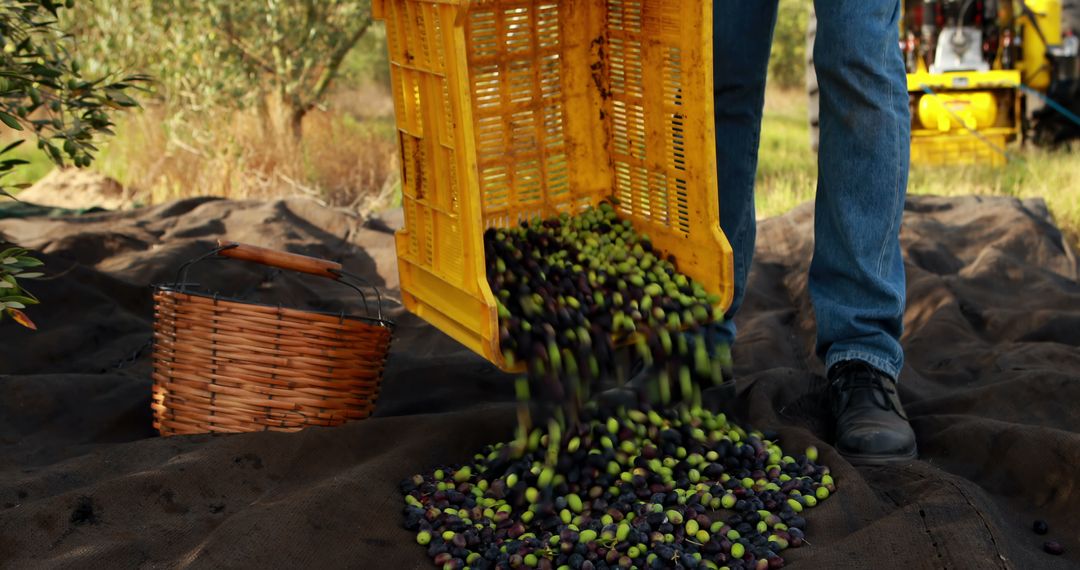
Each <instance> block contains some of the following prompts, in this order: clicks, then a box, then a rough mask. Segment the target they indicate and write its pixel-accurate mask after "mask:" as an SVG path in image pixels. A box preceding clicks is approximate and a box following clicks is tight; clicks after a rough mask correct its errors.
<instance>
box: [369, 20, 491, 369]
mask: <svg viewBox="0 0 1080 570" xmlns="http://www.w3.org/2000/svg"><path fill="white" fill-rule="evenodd" d="M461 9H462V7H460V6H458V5H457V3H453V2H425V1H417V0H377V1H376V2H375V3H374V5H373V10H374V14H375V17H377V18H379V19H382V20H384V21H385V23H386V36H387V49H388V55H389V59H390V66H391V69H390V76H391V84H392V91H393V98H394V110H395V116H396V120H397V127H398V136H399V141H400V152H401V171H402V209H403V210H404V215H405V226H404V228H403V229H402V230H401V231H399V232H398V233H397V236H396V239H397V251H398V270H399V273H400V277H401V290H402V301H403V302H404V304H405V306H406V308H408V309H409V310H410V311H412V312H413V313H415V314H417V315H419V316H420V317H422V318H424V319H425V320H427V321H429V322H431V323H432V324H434V325H436V326H437V327H438V328H439V329H441V330H442V331H444V332H445V333H447V334H449V335H450V336H452V337H453V338H455V339H456V340H458V341H459V342H461V343H463V344H465V345H466V346H468V347H469V348H471V349H473V350H475V351H477V352H479V353H481V354H484V355H485V356H488V357H489V358H490V357H491V354H492V343H491V340H490V339H494V338H496V333H497V315H496V312H495V303H494V297H492V295H491V290H490V288H489V287H488V286H487V283H486V280H485V276H484V269H483V243H482V233H481V231H480V230H479V228H480V227H481V224H482V221H481V218H480V210H479V199H478V197H477V196H476V191H475V188H476V187H477V183H476V176H475V171H476V168H475V164H476V159H475V149H474V147H473V144H472V133H471V128H470V125H471V124H472V119H471V116H472V115H471V109H470V107H469V100H470V96H469V86H468V69H467V64H466V58H465V41H464V36H463V28H462V25H461V24H462V21H461V20H460V18H461V16H462V12H461Z"/></svg>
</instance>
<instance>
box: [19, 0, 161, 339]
mask: <svg viewBox="0 0 1080 570" xmlns="http://www.w3.org/2000/svg"><path fill="white" fill-rule="evenodd" d="M73 4H74V0H66V2H55V1H52V0H6V1H4V2H2V3H0V122H2V123H3V125H4V126H3V127H0V134H2V136H3V138H4V140H7V141H11V142H9V143H8V144H7V145H6V146H5V147H3V149H2V150H0V195H3V196H5V197H7V198H14V195H13V193H12V191H13V190H14V188H12V187H11V186H8V185H4V180H3V177H4V176H5V175H7V174H10V173H11V172H12V171H13V170H15V169H17V168H18V167H19V166H21V165H23V164H27V161H26V160H23V159H20V158H11V152H12V151H14V150H15V149H16V148H18V147H19V146H21V145H22V144H23V143H25V142H26V141H27V140H28V139H31V138H32V139H34V140H35V141H36V143H37V147H38V148H39V149H41V151H42V152H44V153H45V154H46V155H47V156H48V157H49V158H50V159H51V160H52V161H53V162H54V163H56V164H57V165H60V166H62V165H65V164H69V163H70V164H74V165H75V166H86V165H88V164H90V162H91V161H92V160H93V158H94V153H95V152H96V151H97V147H96V146H95V145H94V140H95V138H96V136H97V135H101V134H111V133H112V131H111V127H112V126H113V123H112V121H111V120H110V119H109V113H110V112H111V111H113V110H116V109H122V108H124V107H133V106H135V105H136V102H135V100H134V99H132V98H131V96H130V95H129V92H130V91H131V90H132V89H133V88H134V87H136V86H137V85H138V84H139V83H142V82H144V81H145V80H146V78H145V77H143V76H138V75H135V76H129V77H125V78H118V77H115V76H113V75H110V74H100V75H97V76H86V75H84V74H83V70H82V68H81V67H80V65H79V62H78V60H77V59H76V58H74V57H73V56H72V50H71V47H72V42H71V39H70V36H68V35H67V34H65V33H64V32H63V31H62V29H61V28H60V26H59V25H58V21H57V18H58V15H59V13H60V11H61V10H62V9H66V8H70V7H71V6H72V5H73ZM28 253H29V252H28V251H27V250H25V249H22V248H18V247H10V244H7V245H5V244H4V240H3V239H2V237H0V319H3V318H4V317H5V316H9V317H12V318H14V320H16V321H17V322H19V323H20V324H23V325H24V326H27V327H30V328H33V326H34V325H33V322H32V321H30V319H29V318H28V317H27V316H26V315H25V314H24V313H23V312H22V309H25V308H26V306H27V305H32V304H36V303H37V302H38V300H37V298H35V297H34V296H33V295H32V294H31V293H30V292H29V291H26V290H25V289H24V288H23V284H22V283H21V282H20V280H26V279H33V278H35V277H39V276H40V274H39V273H36V272H34V271H31V270H32V269H34V268H36V267H38V266H40V265H41V262H40V261H39V260H37V259H35V258H33V257H31V256H30V255H28Z"/></svg>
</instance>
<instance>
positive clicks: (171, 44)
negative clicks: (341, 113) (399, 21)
mask: <svg viewBox="0 0 1080 570" xmlns="http://www.w3.org/2000/svg"><path fill="white" fill-rule="evenodd" d="M81 10H82V11H81V12H80V13H78V14H77V16H76V17H74V18H73V19H72V22H73V24H75V25H76V26H77V27H76V33H77V34H78V35H79V36H80V37H84V38H86V39H87V40H88V41H90V42H92V43H94V44H96V49H95V50H94V51H95V53H96V57H97V58H98V59H97V61H96V63H97V64H110V65H123V66H126V67H129V68H133V69H137V70H140V71H143V72H145V73H149V74H150V75H152V76H154V78H155V79H157V80H158V82H159V86H160V87H161V90H160V91H159V95H160V96H161V97H162V98H164V99H166V100H168V101H169V102H171V103H174V104H177V106H178V107H179V108H180V109H181V111H182V110H185V109H186V110H204V109H207V108H214V107H223V106H224V107H228V108H237V107H240V108H248V107H255V108H257V109H259V110H260V111H261V112H262V114H263V117H264V120H265V121H266V123H267V126H272V127H274V128H275V129H277V131H278V132H279V133H282V134H286V135H289V136H291V137H293V138H294V139H299V137H300V136H301V134H302V124H303V119H304V116H305V115H306V114H307V113H308V112H309V111H311V110H312V109H313V108H315V107H316V106H318V105H319V104H320V103H321V102H322V101H323V100H324V98H325V96H326V95H327V93H328V90H329V89H330V87H331V86H332V84H333V82H334V80H335V79H336V78H337V76H338V74H339V72H340V70H341V65H342V62H343V61H344V60H345V56H346V55H347V54H348V53H349V51H350V50H351V49H352V48H353V47H354V46H356V44H357V42H359V41H360V39H361V38H362V37H363V36H364V34H365V32H367V30H368V28H369V27H370V26H371V2H370V0H199V1H191V0H91V1H88V2H87V3H86V4H85V6H84V7H83V8H82V9H81ZM268 101H272V102H274V103H276V104H275V105H272V106H271V105H268V104H267V103H268Z"/></svg>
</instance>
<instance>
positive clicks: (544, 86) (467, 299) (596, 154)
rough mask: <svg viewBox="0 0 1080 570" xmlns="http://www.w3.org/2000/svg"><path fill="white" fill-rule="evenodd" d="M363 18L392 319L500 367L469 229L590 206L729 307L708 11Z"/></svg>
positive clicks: (651, 1)
mask: <svg viewBox="0 0 1080 570" xmlns="http://www.w3.org/2000/svg"><path fill="white" fill-rule="evenodd" d="M374 11H375V16H376V17H377V18H379V19H382V20H384V21H385V22H386V35H387V42H388V47H389V56H390V62H391V81H392V84H393V95H394V108H395V114H396V117H397V126H398V130H399V135H400V144H401V169H402V188H403V208H404V211H405V226H404V228H403V229H401V230H400V231H399V232H398V234H397V253H398V263H399V270H400V274H401V292H402V298H403V302H404V303H405V306H406V308H408V309H409V310H410V311H412V312H414V313H416V314H417V315H419V316H420V317H422V318H424V319H425V320H427V321H428V322H430V323H432V324H434V325H435V326H437V327H438V328H440V329H441V330H443V331H444V332H446V333H447V334H449V335H450V336H451V337H453V338H454V339H456V340H458V341H459V342H461V343H462V344H464V345H465V346H467V347H469V348H471V349H473V350H475V351H476V352H478V353H480V354H482V355H483V356H484V357H486V358H487V359H489V360H490V361H492V362H494V363H495V364H496V365H499V366H500V367H503V366H504V363H503V361H502V354H501V351H500V350H499V346H498V343H499V341H498V336H499V335H498V316H497V314H496V309H495V298H494V296H493V295H492V292H491V288H490V287H489V285H488V283H487V280H486V275H485V263H484V248H483V233H484V230H485V229H487V228H489V227H505V226H510V225H513V224H515V223H518V222H519V221H521V220H524V219H529V218H532V217H535V216H544V217H547V216H552V215H555V214H557V213H559V212H564V211H569V212H576V211H579V210H581V209H583V208H585V207H586V206H589V205H595V204H596V203H598V202H599V201H601V200H603V199H605V198H617V199H618V200H619V201H620V205H619V207H618V208H619V213H620V214H621V215H622V216H623V217H625V218H628V219H630V220H631V221H632V223H633V224H634V226H635V228H636V229H637V230H638V231H642V232H645V233H648V234H649V236H650V237H651V238H652V242H653V244H654V245H655V246H656V247H657V249H659V250H661V251H664V252H667V253H672V254H675V255H676V257H677V258H678V265H679V269H680V271H682V272H684V273H686V274H687V275H689V276H690V277H692V278H694V279H696V280H698V281H700V282H701V283H702V284H703V285H704V286H705V287H706V288H707V289H708V290H709V291H711V292H714V293H716V294H718V295H719V296H720V297H721V298H722V301H721V302H720V303H719V305H720V306H721V307H724V308H726V307H727V306H728V305H729V304H730V303H731V297H732V272H733V270H732V261H731V247H730V245H729V244H728V241H727V239H726V238H725V237H724V235H723V232H721V230H720V224H719V204H718V200H719V197H718V194H717V185H716V174H715V172H716V155H715V147H714V139H713V136H714V133H713V130H714V127H713V99H712V42H711V33H712V7H711V3H710V2H702V1H701V0H644V1H642V0H561V1H537V0H491V1H474V2H469V1H468V0H426V1H425V0H376V1H375V5H374Z"/></svg>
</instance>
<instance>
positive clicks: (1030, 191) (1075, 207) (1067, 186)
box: [756, 90, 1080, 247]
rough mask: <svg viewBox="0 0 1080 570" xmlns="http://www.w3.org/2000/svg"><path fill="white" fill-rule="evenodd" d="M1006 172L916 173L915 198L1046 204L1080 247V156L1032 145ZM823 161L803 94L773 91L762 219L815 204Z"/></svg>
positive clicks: (761, 161)
mask: <svg viewBox="0 0 1080 570" xmlns="http://www.w3.org/2000/svg"><path fill="white" fill-rule="evenodd" d="M1012 150H1014V151H1015V153H1016V156H1017V158H1016V159H1013V160H1010V161H1009V163H1008V164H1006V165H1005V166H1003V167H1001V168H992V167H989V166H953V167H918V166H915V167H912V169H911V174H910V178H909V182H908V193H909V194H934V195H939V196H960V195H969V194H978V195H987V196H1013V197H1016V198H1021V199H1026V198H1036V197H1038V198H1043V199H1044V200H1046V203H1047V205H1048V206H1049V208H1050V212H1051V213H1052V214H1053V216H1054V218H1055V221H1056V222H1057V224H1058V226H1059V227H1060V228H1061V229H1062V230H1063V231H1064V232H1065V233H1066V235H1068V236H1069V239H1070V241H1071V242H1072V243H1073V245H1074V246H1076V247H1080V190H1078V189H1077V183H1076V181H1077V180H1080V151H1078V149H1074V150H1071V151H1070V150H1068V149H1065V150H1056V151H1051V150H1045V149H1040V148H1034V147H1032V146H1030V145H1026V146H1025V147H1024V148H1016V147H1013V149H1012ZM816 180H817V157H816V155H815V154H814V153H813V152H812V151H811V149H810V139H809V126H808V125H807V121H806V97H805V95H803V94H802V92H801V91H779V90H772V91H770V92H769V93H768V94H767V96H766V103H765V117H764V120H763V121H762V132H761V149H760V153H759V156H758V174H757V193H756V206H757V215H758V217H762V218H764V217H769V216H775V215H779V214H783V213H784V212H787V211H789V210H791V209H792V208H794V207H795V206H797V205H799V204H801V203H803V202H805V201H807V200H812V199H813V198H814V191H815V186H816Z"/></svg>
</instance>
